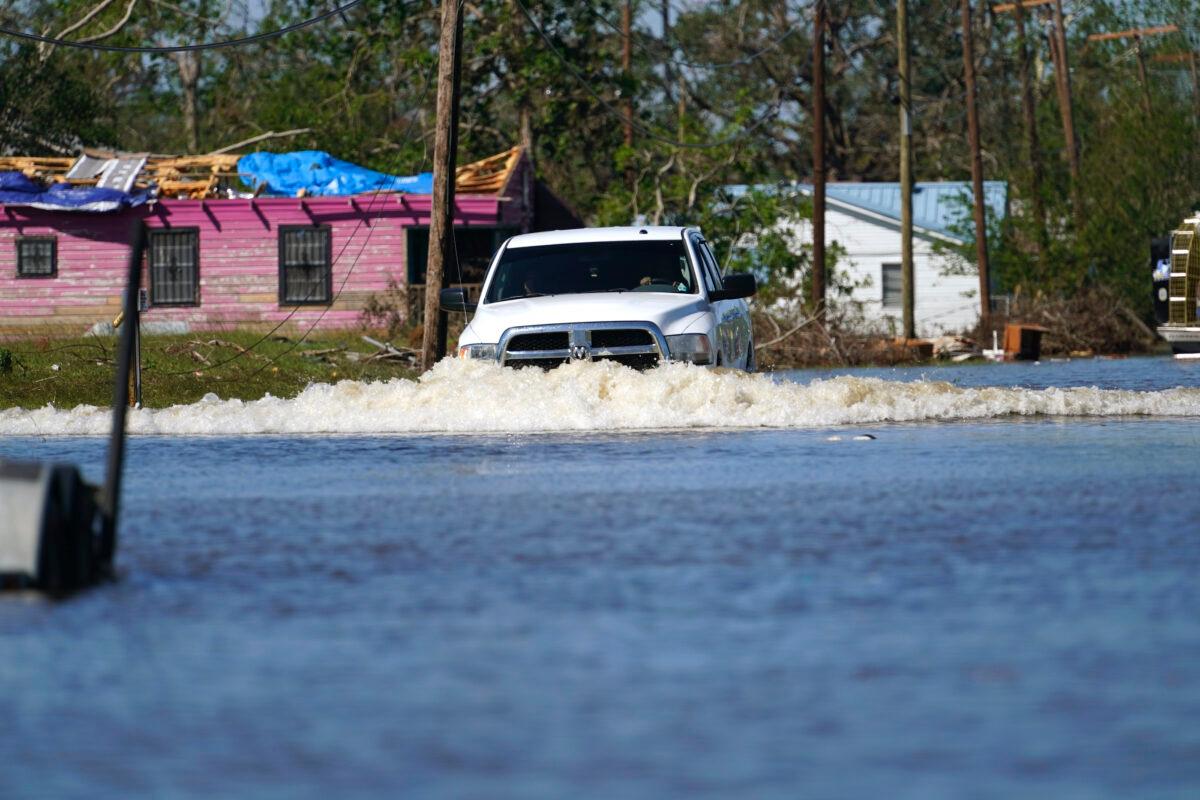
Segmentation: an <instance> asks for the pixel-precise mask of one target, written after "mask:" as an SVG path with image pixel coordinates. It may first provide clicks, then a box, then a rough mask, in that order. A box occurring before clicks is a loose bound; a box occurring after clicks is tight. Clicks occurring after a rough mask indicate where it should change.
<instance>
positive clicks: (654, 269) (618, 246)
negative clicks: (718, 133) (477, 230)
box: [439, 227, 757, 371]
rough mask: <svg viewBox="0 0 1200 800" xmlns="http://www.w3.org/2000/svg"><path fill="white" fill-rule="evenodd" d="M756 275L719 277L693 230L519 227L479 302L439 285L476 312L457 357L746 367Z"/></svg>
mask: <svg viewBox="0 0 1200 800" xmlns="http://www.w3.org/2000/svg"><path fill="white" fill-rule="evenodd" d="M756 291H757V286H756V284H755V280H754V276H753V275H748V274H730V275H725V276H722V275H721V270H720V269H719V268H718V266H717V262H716V259H714V258H713V255H712V252H711V251H710V250H709V248H708V245H707V244H706V243H705V241H704V236H703V235H702V234H701V233H700V231H698V230H696V229H695V228H668V227H628V228H580V229H578V230H569V231H552V232H547V233H529V234H524V235H522V236H514V237H513V238H511V239H509V240H508V241H507V242H505V243H504V244H503V245H502V246H501V247H500V249H499V251H497V253H496V255H495V257H494V258H493V259H492V265H491V267H490V268H489V269H488V274H487V277H486V278H484V282H483V287H482V290H481V294H480V302H479V304H478V305H476V304H474V303H469V302H468V301H467V297H466V294H465V292H464V290H463V289H461V288H453V289H443V290H442V292H441V295H440V296H439V300H440V303H441V307H442V308H443V309H444V310H446V311H459V312H469V311H474V312H475V314H474V316H473V317H472V319H471V321H470V323H469V324H468V325H467V327H466V329H465V330H464V331H463V333H462V336H461V338H460V339H459V343H458V356H459V358H464V359H467V358H478V359H488V360H492V361H495V362H497V363H499V364H501V365H505V366H510V367H531V366H537V367H544V368H549V367H555V366H559V365H560V364H563V363H566V362H568V361H590V360H597V359H611V360H613V361H617V362H620V363H622V364H625V365H627V366H630V367H634V368H637V369H646V368H650V367H655V366H657V365H659V364H660V363H662V362H664V361H683V362H690V363H692V364H706V365H712V366H725V367H733V368H738V369H745V370H748V371H753V370H754V368H755V361H754V341H753V338H752V333H751V327H750V311H749V309H748V308H747V306H746V301H745V299H744V298H747V297H750V296H752V295H753V294H754V293H755V292H756Z"/></svg>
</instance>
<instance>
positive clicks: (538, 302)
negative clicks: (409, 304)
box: [461, 292, 708, 344]
mask: <svg viewBox="0 0 1200 800" xmlns="http://www.w3.org/2000/svg"><path fill="white" fill-rule="evenodd" d="M707 308H708V305H707V303H705V302H704V298H703V297H701V296H700V295H698V294H669V293H667V292H598V293H596V294H558V295H550V296H549V297H529V298H526V299H524V300H506V301H504V302H501V303H488V304H487V305H481V306H479V309H478V310H477V311H476V312H475V317H474V318H473V319H472V320H471V324H470V325H469V326H468V327H467V330H465V331H463V336H462V339H461V341H462V342H463V343H465V344H473V343H476V342H498V341H500V337H501V336H502V335H503V334H504V332H505V331H506V330H508V329H509V328H515V327H520V326H523V325H560V324H565V323H571V322H652V323H654V324H655V325H657V326H658V327H659V328H660V329H661V330H662V332H663V333H664V334H672V333H676V332H677V331H676V330H674V329H675V328H679V330H682V329H683V328H684V327H686V325H681V323H683V322H684V321H685V320H687V321H689V322H690V320H689V318H690V317H693V316H695V315H696V314H698V313H701V312H703V311H705V310H706V309H707Z"/></svg>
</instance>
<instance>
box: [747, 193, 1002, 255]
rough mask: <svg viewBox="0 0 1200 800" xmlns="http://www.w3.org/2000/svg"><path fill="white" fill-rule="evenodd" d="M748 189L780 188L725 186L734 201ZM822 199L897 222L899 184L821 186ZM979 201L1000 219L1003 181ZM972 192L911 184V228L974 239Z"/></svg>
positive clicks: (898, 218) (988, 211)
mask: <svg viewBox="0 0 1200 800" xmlns="http://www.w3.org/2000/svg"><path fill="white" fill-rule="evenodd" d="M791 186H792V187H793V188H796V189H799V190H800V191H802V192H804V193H805V194H811V193H812V184H811V183H799V184H792V185H791ZM751 188H755V189H758V190H760V191H772V192H773V191H779V189H780V188H781V187H778V186H772V185H765V186H755V187H749V186H744V185H743V186H727V187H726V189H727V190H728V191H729V192H731V193H732V194H733V195H734V196H735V197H738V196H741V195H743V194H745V193H746V192H748V191H749V190H750V189H751ZM825 196H826V197H828V198H829V199H831V200H837V201H840V202H842V203H845V204H846V205H850V206H855V207H857V208H861V209H863V210H864V211H870V212H872V213H875V214H879V215H881V216H884V217H888V218H890V219H893V220H895V221H896V222H899V221H900V184H898V183H866V182H864V183H856V182H840V181H839V182H837V183H828V184H826V185H825ZM983 199H984V204H985V206H986V207H987V213H988V215H989V216H990V217H991V218H993V219H1003V218H1004V216H1005V213H1006V211H1007V207H1008V184H1007V183H1006V182H1004V181H984V182H983ZM971 206H972V189H971V183H970V181H936V182H935V181H929V182H919V183H915V184H913V225H914V226H915V227H917V228H924V229H925V230H927V231H935V232H937V233H940V234H942V235H944V236H949V237H951V238H954V239H958V240H960V241H969V240H971V239H973V238H974V230H975V229H974V226H973V223H972V221H971Z"/></svg>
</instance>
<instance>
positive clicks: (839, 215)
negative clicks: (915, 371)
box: [792, 207, 990, 346]
mask: <svg viewBox="0 0 1200 800" xmlns="http://www.w3.org/2000/svg"><path fill="white" fill-rule="evenodd" d="M792 231H793V232H794V233H795V235H796V236H797V237H798V238H799V239H800V241H802V242H811V241H812V226H811V225H810V224H809V223H808V221H804V222H801V223H799V224H797V225H793V226H792ZM825 238H826V241H827V243H828V244H833V243H834V242H836V243H837V244H839V245H840V246H841V247H842V248H844V249H845V253H844V255H842V256H841V257H839V258H838V261H837V265H836V266H835V267H834V269H835V270H836V273H837V276H838V280H839V282H849V283H853V284H856V285H858V284H863V283H866V284H867V285H865V286H861V287H860V288H856V289H855V290H854V291H853V292H852V293H851V296H850V301H851V302H853V303H856V304H858V305H859V306H860V307H861V308H862V311H863V315H864V317H865V319H866V320H867V321H868V322H877V323H882V324H883V325H885V326H886V325H887V324H888V323H889V321H893V320H894V322H895V327H896V330H900V315H901V309H900V307H899V306H896V307H895V308H884V306H883V265H884V264H893V263H894V264H899V263H900V231H899V228H898V227H893V226H891V225H888V224H887V223H884V222H874V221H870V220H864V219H860V218H858V217H856V216H851V215H850V214H847V213H845V212H843V211H840V210H838V209H835V208H829V207H827V209H826V213H825ZM955 266H956V265H955V262H954V260H953V259H951V258H950V257H949V256H947V255H944V254H942V253H938V252H936V250H935V248H934V243H933V242H932V241H931V240H929V239H927V238H924V237H922V236H914V237H913V278H914V281H913V282H914V287H913V293H914V306H915V308H914V312H915V315H916V327H917V335H918V336H937V335H941V334H948V333H957V332H960V331H966V330H969V329H971V328H973V327H974V326H975V324H976V323H977V322H978V321H979V276H978V273H977V272H976V271H975V267H974V265H973V264H972V265H966V266H967V269H966V270H964V269H963V268H962V267H963V266H964V265H962V264H961V263H960V264H958V265H957V267H958V269H957V270H954V269H953V268H954V267H955ZM950 271H957V272H966V273H967V274H955V275H951V274H946V273H947V272H950ZM831 283H832V281H831ZM830 302H831V303H832V304H836V303H837V302H839V300H838V298H837V297H836V296H834V294H833V293H832V292H831V293H830ZM841 302H845V300H842V301H841ZM989 346H990V343H989Z"/></svg>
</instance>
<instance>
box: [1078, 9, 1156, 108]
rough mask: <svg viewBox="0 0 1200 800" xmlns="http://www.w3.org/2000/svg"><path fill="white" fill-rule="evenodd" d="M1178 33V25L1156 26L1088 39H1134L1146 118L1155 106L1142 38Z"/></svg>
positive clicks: (1094, 40)
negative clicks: (1151, 94) (1151, 96)
mask: <svg viewBox="0 0 1200 800" xmlns="http://www.w3.org/2000/svg"><path fill="white" fill-rule="evenodd" d="M1178 32H1179V26H1178V25H1156V26H1154V27H1152V28H1131V29H1129V30H1126V31H1114V32H1112V33H1093V34H1092V35H1091V36H1089V37H1088V41H1089V42H1104V41H1108V40H1110V39H1133V52H1134V55H1136V56H1137V65H1138V80H1140V81H1141V84H1142V110H1143V111H1145V112H1146V116H1150V115H1151V114H1152V113H1153V112H1154V106H1153V102H1152V100H1151V99H1150V78H1149V77H1148V76H1147V74H1146V54H1145V53H1144V52H1142V38H1143V37H1146V36H1161V35H1162V34H1164V33H1178Z"/></svg>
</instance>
